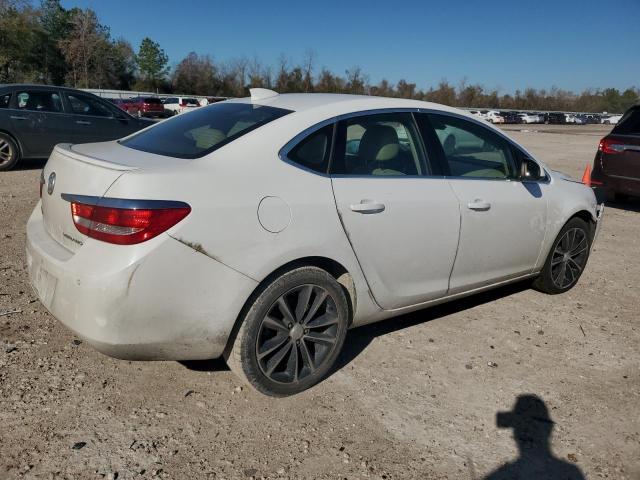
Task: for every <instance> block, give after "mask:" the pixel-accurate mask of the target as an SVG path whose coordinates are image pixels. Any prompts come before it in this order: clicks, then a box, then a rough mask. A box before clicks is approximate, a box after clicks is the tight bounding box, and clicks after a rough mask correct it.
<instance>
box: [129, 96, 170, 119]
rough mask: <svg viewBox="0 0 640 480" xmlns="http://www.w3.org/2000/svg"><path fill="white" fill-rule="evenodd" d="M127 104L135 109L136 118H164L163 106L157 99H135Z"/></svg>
mask: <svg viewBox="0 0 640 480" xmlns="http://www.w3.org/2000/svg"><path fill="white" fill-rule="evenodd" d="M129 102H131V105H132V106H133V107H134V108H136V109H137V115H138V117H164V105H163V104H162V101H161V100H160V99H159V98H157V97H135V98H131V99H129ZM130 113H131V112H130ZM131 114H132V115H134V113H131Z"/></svg>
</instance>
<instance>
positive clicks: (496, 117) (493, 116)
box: [485, 110, 504, 123]
mask: <svg viewBox="0 0 640 480" xmlns="http://www.w3.org/2000/svg"><path fill="white" fill-rule="evenodd" d="M485 120H487V121H488V122H489V123H504V117H503V116H502V115H500V112H497V111H495V110H489V111H488V112H487V113H486V115H485Z"/></svg>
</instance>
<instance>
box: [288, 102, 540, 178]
mask: <svg viewBox="0 0 640 480" xmlns="http://www.w3.org/2000/svg"><path fill="white" fill-rule="evenodd" d="M385 113H433V114H438V115H447V116H451V117H455V118H458V119H460V120H466V121H468V122H471V123H475V124H476V125H478V126H480V127H482V128H485V129H487V130H489V131H490V132H493V133H496V134H498V135H499V136H500V137H501V138H502V139H503V140H504V141H506V142H507V143H508V144H509V145H510V146H511V147H513V148H517V149H518V150H520V151H521V152H522V153H524V154H525V155H526V156H527V157H528V158H530V159H531V160H533V161H534V162H536V163H537V164H538V166H539V167H540V170H541V171H544V173H545V177H546V178H545V179H544V180H533V181H531V180H522V179H515V178H477V177H457V176H447V175H352V174H341V173H336V174H331V173H329V172H325V173H322V172H318V171H316V170H312V169H310V168H307V167H304V166H302V165H300V164H298V163H296V162H294V161H293V160H291V159H290V158H289V157H288V154H289V152H290V151H291V150H292V149H293V148H294V147H295V146H296V145H298V143H299V142H301V141H302V140H304V139H305V138H306V137H307V136H309V135H311V134H312V133H313V132H315V131H317V130H320V129H321V128H323V127H326V126H327V125H329V124H331V123H337V122H339V121H341V120H347V119H350V118H356V117H364V116H367V115H380V114H385ZM425 148H426V145H425ZM427 156H428V154H427ZM278 157H279V158H280V160H282V161H283V162H284V163H287V164H289V165H291V166H293V167H296V168H298V169H300V170H303V171H306V172H309V173H312V174H314V175H318V176H321V177H329V178H331V177H336V178H439V179H452V180H488V181H502V182H521V183H542V184H549V183H551V175H550V174H549V172H548V171H547V169H546V168H543V166H542V165H541V164H540V162H538V160H536V159H535V157H534V156H533V155H531V153H530V152H528V151H527V150H526V149H525V148H524V147H522V146H520V145H519V144H517V143H515V142H514V141H513V140H512V139H510V138H509V137H507V136H506V135H505V134H504V133H503V132H502V131H500V130H499V129H497V128H490V127H488V126H487V125H486V124H484V123H483V122H482V121H480V120H479V119H477V118H472V117H468V116H466V115H461V114H459V113H457V112H449V111H446V110H436V109H433V108H421V107H402V108H376V109H372V110H360V111H358V112H350V113H343V114H341V115H336V116H334V117H331V118H328V119H325V120H322V121H321V122H319V123H316V124H315V125H312V126H311V127H308V128H306V129H304V130H303V131H301V132H300V133H298V134H297V135H296V136H294V137H293V138H292V139H291V140H289V141H288V142H287V143H285V144H284V146H283V147H282V148H281V149H280V150H279V151H278Z"/></svg>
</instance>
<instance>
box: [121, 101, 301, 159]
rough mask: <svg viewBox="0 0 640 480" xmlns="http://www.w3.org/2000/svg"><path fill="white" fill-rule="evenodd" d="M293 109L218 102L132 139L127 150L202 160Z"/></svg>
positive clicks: (125, 144)
mask: <svg viewBox="0 0 640 480" xmlns="http://www.w3.org/2000/svg"><path fill="white" fill-rule="evenodd" d="M288 113H291V111H290V110H284V109H281V108H274V107H266V106H263V105H253V104H250V103H227V102H221V103H215V104H213V105H210V106H208V107H203V108H198V109H196V110H194V111H193V112H190V113H189V114H188V115H180V116H178V117H175V118H174V119H171V120H168V121H165V122H161V123H159V124H157V125H155V126H153V127H152V128H150V129H148V130H145V131H143V132H140V133H139V134H137V135H134V136H133V137H131V138H128V139H126V140H121V141H120V143H121V144H122V145H124V146H125V147H129V148H133V149H136V150H141V151H143V152H149V153H156V154H158V155H165V156H168V157H176V158H199V157H202V156H204V155H206V154H208V153H210V152H213V151H214V150H216V149H218V148H220V147H222V146H223V145H226V144H227V143H230V142H232V141H233V140H235V139H237V138H240V137H241V136H242V135H244V134H246V133H248V132H250V131H251V130H255V129H256V128H259V127H261V126H263V125H265V124H267V123H269V122H271V121H273V120H275V119H277V118H280V117H282V116H284V115H286V114H288Z"/></svg>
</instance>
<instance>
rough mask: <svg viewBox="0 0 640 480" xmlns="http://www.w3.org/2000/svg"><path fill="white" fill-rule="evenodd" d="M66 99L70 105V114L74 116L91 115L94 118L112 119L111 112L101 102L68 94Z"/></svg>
mask: <svg viewBox="0 0 640 480" xmlns="http://www.w3.org/2000/svg"><path fill="white" fill-rule="evenodd" d="M67 98H68V99H69V104H70V105H71V113H74V114H76V115H91V116H94V117H112V116H113V112H112V110H111V109H110V108H109V107H108V106H107V105H105V104H103V103H102V102H101V101H99V100H97V99H95V98H91V97H88V96H85V95H78V94H76V93H68V94H67Z"/></svg>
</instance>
